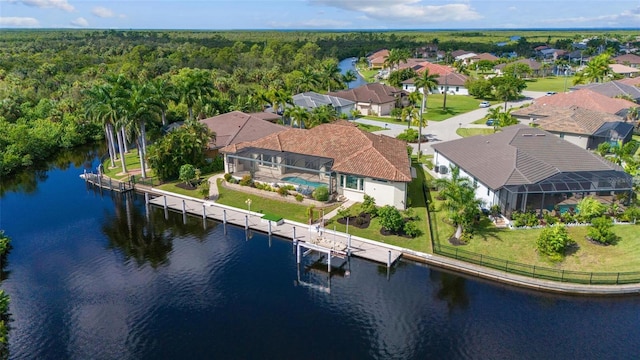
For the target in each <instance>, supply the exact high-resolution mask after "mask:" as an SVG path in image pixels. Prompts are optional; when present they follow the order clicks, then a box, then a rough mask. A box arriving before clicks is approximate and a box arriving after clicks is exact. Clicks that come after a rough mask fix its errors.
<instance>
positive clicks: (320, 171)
mask: <svg viewBox="0 0 640 360" xmlns="http://www.w3.org/2000/svg"><path fill="white" fill-rule="evenodd" d="M220 152H221V153H223V154H224V164H225V171H226V172H227V173H230V174H232V175H233V176H235V177H238V178H240V177H242V176H244V175H247V174H250V175H251V176H252V178H253V179H254V180H255V181H258V182H265V183H269V184H291V185H294V186H296V187H297V189H299V190H300V191H309V192H310V191H311V190H313V189H314V188H317V187H319V186H326V187H327V188H328V189H329V193H330V194H333V195H334V196H335V197H338V198H340V197H344V198H346V199H350V200H354V201H363V199H364V194H367V195H369V196H372V197H374V198H375V201H376V204H377V205H380V206H384V205H392V206H394V207H396V208H398V209H404V208H405V207H406V198H407V186H408V183H409V182H410V181H411V178H412V177H411V167H410V163H409V156H408V154H407V146H406V143H405V142H404V141H400V140H397V139H394V138H391V137H388V136H384V135H375V134H371V133H369V132H366V131H362V130H360V129H358V127H357V126H356V125H355V124H352V123H350V122H348V121H345V120H339V121H336V122H334V123H331V124H322V125H319V126H316V127H314V128H311V129H308V130H307V129H297V128H288V129H286V130H284V131H281V132H277V133H274V134H271V135H268V136H265V137H263V138H261V139H257V140H253V141H247V142H242V143H236V144H233V145H230V146H227V147H225V148H223V149H221V150H220Z"/></svg>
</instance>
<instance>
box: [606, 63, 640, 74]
mask: <svg viewBox="0 0 640 360" xmlns="http://www.w3.org/2000/svg"><path fill="white" fill-rule="evenodd" d="M609 67H610V68H611V71H613V72H614V73H615V74H618V75H622V76H624V77H637V76H638V75H640V69H636V68H634V67H631V66H627V65H622V64H609Z"/></svg>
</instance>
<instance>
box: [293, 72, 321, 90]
mask: <svg viewBox="0 0 640 360" xmlns="http://www.w3.org/2000/svg"><path fill="white" fill-rule="evenodd" d="M319 83H320V81H319V79H318V73H317V72H316V71H315V70H314V69H313V68H312V67H311V66H306V67H304V68H303V69H302V70H300V78H299V79H298V89H297V90H298V92H306V91H310V90H314V89H315V88H316V86H318V84H319Z"/></svg>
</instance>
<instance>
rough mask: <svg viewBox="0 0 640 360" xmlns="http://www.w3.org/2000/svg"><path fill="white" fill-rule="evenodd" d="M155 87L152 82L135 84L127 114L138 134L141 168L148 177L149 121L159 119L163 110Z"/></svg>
mask: <svg viewBox="0 0 640 360" xmlns="http://www.w3.org/2000/svg"><path fill="white" fill-rule="evenodd" d="M154 90H155V89H154V88H153V86H152V85H150V84H133V85H132V86H131V90H130V92H129V101H128V104H127V105H128V106H127V107H126V115H127V118H128V119H129V121H130V123H131V126H132V128H133V132H134V134H135V135H136V139H137V140H136V144H137V145H138V155H139V157H140V170H141V176H142V178H143V179H144V178H146V177H147V172H146V155H147V141H146V138H147V131H146V124H147V122H150V121H153V120H156V119H157V115H158V113H159V112H161V109H162V104H161V103H160V102H159V101H157V99H156V98H155V97H154Z"/></svg>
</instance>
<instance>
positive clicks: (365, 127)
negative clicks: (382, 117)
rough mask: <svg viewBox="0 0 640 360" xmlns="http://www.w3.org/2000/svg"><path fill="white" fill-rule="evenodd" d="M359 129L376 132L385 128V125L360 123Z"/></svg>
mask: <svg viewBox="0 0 640 360" xmlns="http://www.w3.org/2000/svg"><path fill="white" fill-rule="evenodd" d="M358 129H360V130H363V131H367V132H374V131H380V130H384V127H382V126H375V125H368V124H360V123H358Z"/></svg>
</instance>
